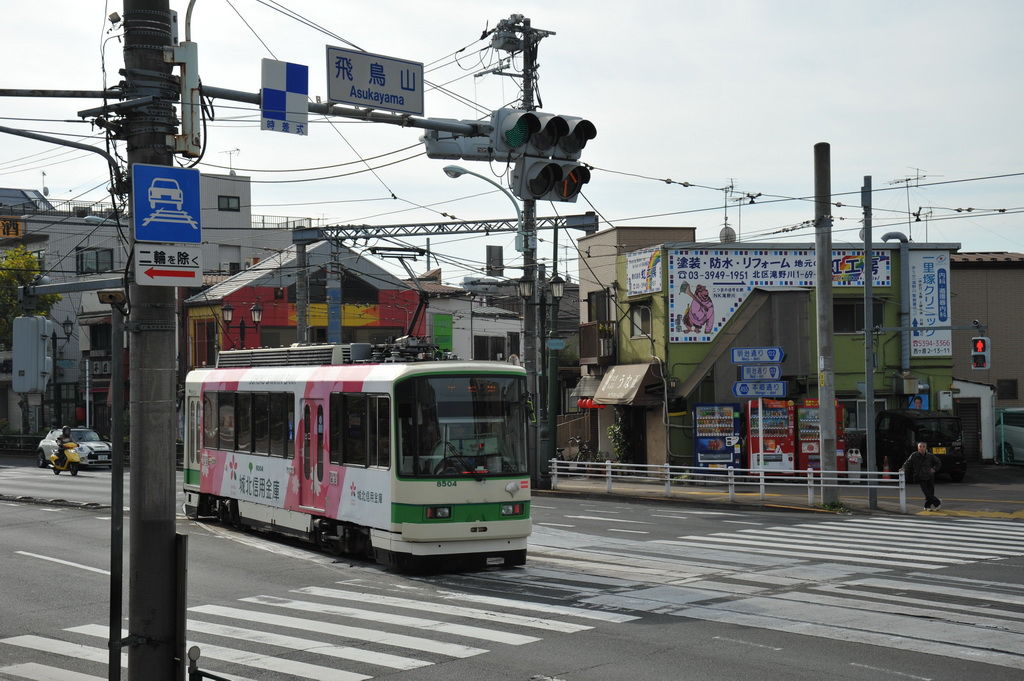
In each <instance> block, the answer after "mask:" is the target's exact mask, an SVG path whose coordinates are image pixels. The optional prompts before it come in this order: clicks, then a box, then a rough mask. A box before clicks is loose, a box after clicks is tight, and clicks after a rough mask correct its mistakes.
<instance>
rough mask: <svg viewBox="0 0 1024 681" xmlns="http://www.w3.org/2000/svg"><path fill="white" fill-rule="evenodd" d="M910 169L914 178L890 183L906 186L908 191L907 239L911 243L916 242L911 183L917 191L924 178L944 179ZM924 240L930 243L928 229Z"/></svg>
mask: <svg viewBox="0 0 1024 681" xmlns="http://www.w3.org/2000/svg"><path fill="white" fill-rule="evenodd" d="M910 169H911V170H913V171H914V176H913V177H900V178H897V179H895V180H892V181H891V182H889V184H890V185H896V184H902V185H905V186H906V190H907V238H908V239H910V240H911V241H913V240H914V226H913V225H914V222H915V221H912V220H911V218H913V217H914V214H913V213H911V212H910V183H911V182H913V183H914V188H915V189H916V188H917V187H920V186H921V180H923V179H924V178H926V177H942V176H941V175H922V174H921V173H922V172H923V171H922V169H921V168H915V167H913V166H910ZM916 222H920V220H917V221H916ZM924 240H925V241H928V230H927V229H926V230H925V237H924Z"/></svg>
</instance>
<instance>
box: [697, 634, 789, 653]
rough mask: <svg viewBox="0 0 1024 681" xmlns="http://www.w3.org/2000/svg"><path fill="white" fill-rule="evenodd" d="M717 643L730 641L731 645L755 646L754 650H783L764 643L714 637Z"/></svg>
mask: <svg viewBox="0 0 1024 681" xmlns="http://www.w3.org/2000/svg"><path fill="white" fill-rule="evenodd" d="M712 638H713V639H715V640H716V641H728V642H729V643H741V644H743V645H745V646H753V647H754V648H767V649H768V650H776V651H778V650H782V648H776V647H775V646H766V645H764V644H763V643H754V642H753V641H744V640H743V639H740V638H728V637H725V636H712Z"/></svg>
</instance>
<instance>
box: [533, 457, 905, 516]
mask: <svg viewBox="0 0 1024 681" xmlns="http://www.w3.org/2000/svg"><path fill="white" fill-rule="evenodd" d="M550 463H551V468H550V471H551V489H558V483H559V480H560V479H561V480H565V479H568V478H577V479H578V478H589V479H601V480H604V481H605V486H606V489H607V491H608V492H609V493H611V492H612V489H613V488H614V484H615V483H616V482H619V483H661V484H663V485H664V488H665V496H667V497H670V496H672V486H673V485H675V486H676V487H692V486H698V487H714V486H719V487H727V488H728V491H729V501H735V499H736V490H737V488H752V487H756V488H757V489H758V491H759V494H760V498H761V499H762V500H764V498H765V494H766V492H765V488H766V487H767V486H769V485H771V486H772V487H803V488H806V490H807V504H808V505H809V506H813V505H814V499H815V495H816V493H817V492H816V491H817V490H823V489H824V488H825V487H839V488H843V487H845V488H850V489H871V488H874V489H888V490H897V491H898V492H899V497H900V512H901V513H906V512H907V480H906V476H905V474H904V473H903V472H902V471H893V472H891V473H890V472H871V471H832V472H824V471H819V470H814V469H811V468H808V469H807V470H801V471H772V470H764V469H754V468H704V467H699V466H671V465H669V464H667V463H666V464H660V465H658V464H655V465H647V464H636V463H613V462H611V461H604V462H600V461H594V462H583V461H561V460H559V459H551V462H550Z"/></svg>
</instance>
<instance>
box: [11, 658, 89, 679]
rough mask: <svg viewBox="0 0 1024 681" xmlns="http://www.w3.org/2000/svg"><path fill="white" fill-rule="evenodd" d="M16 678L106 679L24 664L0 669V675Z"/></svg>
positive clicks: (28, 663) (39, 665)
mask: <svg viewBox="0 0 1024 681" xmlns="http://www.w3.org/2000/svg"><path fill="white" fill-rule="evenodd" d="M4 674H7V675H9V676H18V677H20V678H23V679H30V680H31V681H104V679H106V678H107V677H105V676H104V677H99V676H93V675H92V674H80V673H79V672H73V671H70V670H67V669H57V668H56V667H49V666H46V665H41V664H36V663H35V662H26V663H25V664H15V665H11V666H10V667H0V675H4Z"/></svg>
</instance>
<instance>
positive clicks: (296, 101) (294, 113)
mask: <svg viewBox="0 0 1024 681" xmlns="http://www.w3.org/2000/svg"><path fill="white" fill-rule="evenodd" d="M262 71H263V80H262V82H261V85H262V87H261V88H260V129H262V130H273V131H275V132H284V133H291V134H294V135H308V134H309V103H308V96H309V67H308V66H306V65H304V64H292V63H289V62H285V61H274V60H273V59H264V60H263V61H262ZM328 328H329V327H328Z"/></svg>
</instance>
